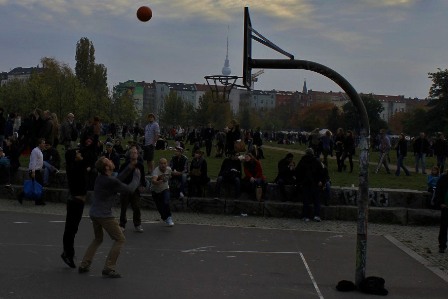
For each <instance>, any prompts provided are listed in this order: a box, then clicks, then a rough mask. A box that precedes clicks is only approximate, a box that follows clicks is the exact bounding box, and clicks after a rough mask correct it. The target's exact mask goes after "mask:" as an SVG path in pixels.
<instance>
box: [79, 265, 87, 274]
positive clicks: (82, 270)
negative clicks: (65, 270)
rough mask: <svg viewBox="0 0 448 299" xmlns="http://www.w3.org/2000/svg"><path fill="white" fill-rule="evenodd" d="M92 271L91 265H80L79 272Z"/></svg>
mask: <svg viewBox="0 0 448 299" xmlns="http://www.w3.org/2000/svg"><path fill="white" fill-rule="evenodd" d="M89 271H90V268H89V267H82V266H79V267H78V273H80V274H82V273H87V272H89Z"/></svg>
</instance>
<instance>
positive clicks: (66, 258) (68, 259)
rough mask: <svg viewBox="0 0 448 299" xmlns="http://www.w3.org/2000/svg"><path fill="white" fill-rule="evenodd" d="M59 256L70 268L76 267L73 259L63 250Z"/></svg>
mask: <svg viewBox="0 0 448 299" xmlns="http://www.w3.org/2000/svg"><path fill="white" fill-rule="evenodd" d="M61 258H62V260H63V261H64V263H66V264H67V265H68V266H69V267H70V268H76V265H75V262H74V261H73V257H69V256H67V255H66V254H65V252H63V253H62V254H61Z"/></svg>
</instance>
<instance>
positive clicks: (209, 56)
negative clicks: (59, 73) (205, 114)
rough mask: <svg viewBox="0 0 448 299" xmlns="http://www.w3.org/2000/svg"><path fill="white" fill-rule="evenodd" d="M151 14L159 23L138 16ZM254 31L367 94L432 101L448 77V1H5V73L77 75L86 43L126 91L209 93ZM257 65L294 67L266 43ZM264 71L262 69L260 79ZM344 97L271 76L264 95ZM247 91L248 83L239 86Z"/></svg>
mask: <svg viewBox="0 0 448 299" xmlns="http://www.w3.org/2000/svg"><path fill="white" fill-rule="evenodd" d="M143 5H145V6H149V7H150V8H151V9H152V11H153V18H152V19H151V20H150V21H149V22H140V21H139V20H138V19H137V18H136V11H137V9H138V8H139V7H140V6H143ZM245 6H247V7H249V11H250V16H251V21H252V27H253V28H254V29H255V30H256V31H258V32H259V33H260V34H262V35H263V36H264V37H266V38H267V39H269V40H270V41H271V42H273V43H274V44H276V45H277V46H278V47H280V48H282V49H283V50H285V51H286V52H289V53H291V54H293V55H294V56H295V59H300V60H308V61H313V62H316V63H319V64H323V65H325V66H327V67H329V68H331V69H333V70H334V71H336V72H338V73H339V74H340V75H342V76H343V77H344V78H345V79H346V80H347V81H348V82H350V84H351V85H352V86H353V87H354V88H355V90H356V91H357V92H359V93H375V94H384V95H404V96H405V97H406V98H407V97H410V98H426V97H427V96H428V91H429V88H430V87H431V83H432V82H431V80H430V79H429V78H428V73H430V72H437V71H438V68H440V69H442V70H445V69H446V68H447V64H448V61H447V49H448V38H447V28H448V18H447V17H446V14H447V12H448V1H446V0H253V1H251V0H153V1H131V0H76V1H74V0H0V28H1V30H0V72H9V71H10V70H12V69H13V68H15V67H34V66H37V65H40V61H41V59H42V58H43V57H51V58H54V59H56V60H57V61H59V62H60V63H64V64H67V65H69V66H70V67H71V68H72V69H73V70H74V67H75V63H76V61H75V52H76V44H77V42H78V41H79V40H80V39H81V38H83V37H87V38H88V39H89V40H90V41H91V42H92V43H93V46H94V47H95V58H96V63H101V64H104V65H105V66H106V68H107V73H108V83H109V87H110V88H111V87H112V86H113V85H116V84H118V83H119V82H124V81H127V80H134V81H145V82H152V81H153V80H155V81H159V82H162V81H165V82H183V83H205V82H206V81H205V79H204V76H206V75H219V74H221V69H222V67H223V66H224V60H225V58H226V43H227V37H228V39H229V53H228V55H229V61H230V68H231V70H232V75H235V76H242V60H243V12H244V7H245ZM252 48H253V49H252V57H253V58H255V59H285V58H286V57H285V56H282V55H281V54H279V53H277V52H275V51H273V50H272V49H270V48H267V47H266V46H264V45H262V44H259V43H257V42H256V41H254V42H253V44H252ZM256 71H257V69H254V72H256ZM305 80H306V83H307V87H308V89H312V90H317V91H327V92H329V91H333V92H336V91H341V88H340V87H339V86H338V85H336V84H335V83H333V82H332V81H331V80H330V79H328V78H326V77H324V76H322V75H319V74H317V73H314V72H310V71H306V70H271V69H270V70H265V71H264V73H263V74H262V75H260V76H259V77H258V82H257V83H255V88H256V89H261V90H272V89H276V90H290V91H295V90H298V91H302V86H303V82H304V81H305ZM239 82H240V81H239Z"/></svg>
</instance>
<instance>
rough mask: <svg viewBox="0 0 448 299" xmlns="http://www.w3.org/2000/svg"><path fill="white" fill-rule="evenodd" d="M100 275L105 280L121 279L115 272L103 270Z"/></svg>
mask: <svg viewBox="0 0 448 299" xmlns="http://www.w3.org/2000/svg"><path fill="white" fill-rule="evenodd" d="M101 274H103V277H105V278H121V274H120V273H118V272H116V271H115V270H103V272H102V273H101Z"/></svg>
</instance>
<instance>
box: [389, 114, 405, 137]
mask: <svg viewBox="0 0 448 299" xmlns="http://www.w3.org/2000/svg"><path fill="white" fill-rule="evenodd" d="M408 117H409V113H406V112H397V113H395V114H394V115H392V117H391V118H390V119H389V129H390V130H391V131H392V132H393V133H395V134H400V133H402V132H405V131H404V124H403V123H404V121H405V120H406V119H407V118H408Z"/></svg>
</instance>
